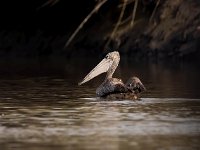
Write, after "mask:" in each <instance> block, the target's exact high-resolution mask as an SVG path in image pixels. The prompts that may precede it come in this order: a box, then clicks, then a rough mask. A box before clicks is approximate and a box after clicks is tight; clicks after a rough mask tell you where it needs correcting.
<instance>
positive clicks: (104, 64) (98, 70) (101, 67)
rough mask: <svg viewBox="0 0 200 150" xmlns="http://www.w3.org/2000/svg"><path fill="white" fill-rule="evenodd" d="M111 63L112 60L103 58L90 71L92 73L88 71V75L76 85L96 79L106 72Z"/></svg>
mask: <svg viewBox="0 0 200 150" xmlns="http://www.w3.org/2000/svg"><path fill="white" fill-rule="evenodd" d="M112 63H113V61H112V60H110V59H107V58H104V59H103V60H102V61H101V62H100V63H99V64H98V65H97V66H96V67H95V68H94V69H92V71H90V73H88V75H87V76H86V77H85V78H84V79H83V81H81V82H80V83H78V84H79V85H81V84H83V83H85V82H88V81H89V80H91V79H93V78H94V77H96V76H98V75H100V74H102V73H104V72H107V71H108V69H109V68H110V66H111V64H112Z"/></svg>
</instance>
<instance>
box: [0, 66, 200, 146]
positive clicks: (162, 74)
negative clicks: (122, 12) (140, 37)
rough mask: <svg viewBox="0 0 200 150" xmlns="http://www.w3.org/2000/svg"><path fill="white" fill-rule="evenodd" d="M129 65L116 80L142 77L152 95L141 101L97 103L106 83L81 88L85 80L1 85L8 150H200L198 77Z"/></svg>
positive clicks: (1, 125)
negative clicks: (97, 95)
mask: <svg viewBox="0 0 200 150" xmlns="http://www.w3.org/2000/svg"><path fill="white" fill-rule="evenodd" d="M124 65H125V64H123V63H122V65H121V66H120V67H119V69H118V71H117V72H116V74H115V76H116V77H117V76H122V78H123V80H126V79H128V78H129V77H130V76H132V75H137V76H139V77H140V78H141V80H142V81H143V83H144V85H145V86H146V87H147V92H145V93H144V94H143V95H142V98H141V100H139V101H131V100H113V101H107V100H99V99H97V98H95V89H96V87H97V86H98V85H99V84H100V82H101V81H102V80H103V78H104V77H103V75H102V76H101V77H99V78H96V79H94V81H91V82H90V83H88V84H86V85H84V86H80V87H79V86H77V83H78V82H79V80H80V79H82V77H83V76H84V75H85V74H84V73H79V74H77V73H73V72H71V73H68V72H67V71H66V72H65V74H64V75H63V76H59V75H55V74H54V75H52V76H51V75H49V76H42V77H41V76H37V77H30V76H20V77H15V78H10V77H4V78H2V79H0V85H1V86H0V109H1V111H0V144H1V148H2V149H31V150H32V149H33V150H34V149H42V150H45V149H113V150H114V149H162V148H164V149H199V148H200V146H199V138H200V128H199V126H200V93H199V89H198V85H199V80H198V77H199V72H198V71H196V69H194V68H189V69H187V67H186V68H185V67H177V68H176V67H175V68H174V67H172V68H170V67H169V68H167V67H166V68H163V67H159V66H157V65H147V64H143V65H142V66H141V65H140V66H137V65H136V64H132V65H130V64H129V65H127V64H126V65H125V66H126V67H124ZM83 70H84V68H83ZM88 70H89V69H88ZM80 72H84V71H81V70H80ZM85 72H86V71H85Z"/></svg>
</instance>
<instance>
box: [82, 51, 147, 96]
mask: <svg viewBox="0 0 200 150" xmlns="http://www.w3.org/2000/svg"><path fill="white" fill-rule="evenodd" d="M119 61H120V55H119V52H117V51H114V52H110V53H108V54H107V55H106V56H105V58H104V59H103V60H102V61H101V62H100V63H99V64H98V65H97V66H96V67H95V68H94V69H92V71H90V73H88V75H86V77H85V78H84V79H83V80H82V81H81V82H80V83H79V85H82V84H84V83H86V82H88V81H89V80H91V79H93V78H94V77H96V76H98V75H100V74H102V73H104V72H107V74H106V78H105V80H104V81H103V83H102V84H101V85H100V86H99V87H98V88H97V89H96V95H97V97H101V98H109V99H138V98H139V94H140V93H141V92H143V91H144V90H145V87H144V85H143V84H142V82H141V81H140V79H139V78H137V77H131V78H130V79H129V80H128V81H127V82H126V83H125V84H124V83H123V81H122V80H121V79H118V78H113V77H112V76H113V74H114V72H115V70H116V68H117V66H118V64H119Z"/></svg>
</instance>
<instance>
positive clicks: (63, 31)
mask: <svg viewBox="0 0 200 150" xmlns="http://www.w3.org/2000/svg"><path fill="white" fill-rule="evenodd" d="M122 2H123V1H122V0H121V1H120V0H112V1H111V0H108V1H107V2H106V3H105V4H104V5H103V7H101V8H100V10H99V11H98V12H96V13H95V14H94V15H93V16H92V17H91V18H90V19H89V20H88V21H87V22H86V24H85V25H84V26H83V27H82V28H81V30H80V32H78V34H77V35H76V36H75V38H74V39H73V41H72V42H71V43H70V45H69V46H68V47H65V44H66V42H67V40H68V39H69V37H70V35H71V34H72V33H73V32H74V31H75V29H76V28H77V27H78V25H79V24H80V23H81V22H82V21H83V19H84V18H85V17H86V16H87V15H88V14H89V13H90V12H91V11H92V9H93V8H94V7H95V6H96V4H97V3H98V1H95V0H84V1H83V0H68V1H66V0H37V1H36V0H35V1H34V0H32V1H30V0H28V1H27V0H18V1H15V0H2V1H1V3H0V18H1V23H0V58H1V60H6V61H7V60H8V59H10V60H14V59H24V58H25V59H27V58H28V59H36V60H37V59H39V60H40V61H41V60H42V59H45V60H46V58H49V59H57V58H60V57H62V58H64V59H67V60H69V59H74V57H75V56H76V57H81V58H84V57H100V58H102V57H103V56H104V55H105V54H106V53H107V52H109V51H113V50H118V51H120V54H121V55H122V56H125V57H127V58H129V59H131V60H135V61H150V62H160V61H163V60H164V61H169V60H172V61H182V62H191V61H195V63H196V62H199V58H200V57H199V56H200V52H199V47H200V44H199V43H200V19H199V18H200V11H199V10H200V4H199V2H198V1H195V0H191V1H189V0H186V1H183V0H174V1H173V0H169V1H160V3H159V5H158V7H157V9H156V11H155V15H154V16H153V19H152V20H151V22H150V21H149V20H150V17H151V15H152V13H153V10H154V9H155V7H156V4H157V2H158V1H157V0H141V1H139V4H138V8H137V11H136V19H135V20H136V21H135V22H136V25H134V27H133V28H132V29H127V27H128V26H129V24H130V23H126V24H123V25H121V26H120V28H119V29H118V30H117V34H116V36H115V37H114V38H112V39H111V41H110V43H109V44H108V45H107V46H106V47H105V45H106V42H107V41H108V40H109V36H110V34H111V32H112V30H113V29H114V26H115V25H116V23H117V19H118V17H119V14H120V11H121V8H120V7H119V5H120V4H122ZM133 7H134V3H131V4H129V5H127V7H126V11H125V14H124V18H123V19H124V20H125V19H126V18H127V17H130V16H131V15H132V10H133Z"/></svg>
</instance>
